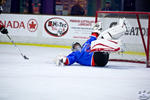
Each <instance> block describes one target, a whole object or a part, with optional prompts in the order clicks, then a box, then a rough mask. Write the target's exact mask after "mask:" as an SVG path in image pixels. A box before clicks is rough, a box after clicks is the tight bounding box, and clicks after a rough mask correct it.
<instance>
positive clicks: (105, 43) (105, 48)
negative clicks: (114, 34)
mask: <svg viewBox="0 0 150 100" xmlns="http://www.w3.org/2000/svg"><path fill="white" fill-rule="evenodd" d="M119 50H121V48H120V45H119V43H118V41H114V40H106V39H100V40H95V41H92V43H91V52H98V51H99V52H101V51H102V52H117V51H119Z"/></svg>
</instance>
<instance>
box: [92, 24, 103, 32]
mask: <svg viewBox="0 0 150 100" xmlns="http://www.w3.org/2000/svg"><path fill="white" fill-rule="evenodd" d="M93 30H97V31H99V32H100V31H101V30H102V23H101V22H97V23H95V25H94V26H93Z"/></svg>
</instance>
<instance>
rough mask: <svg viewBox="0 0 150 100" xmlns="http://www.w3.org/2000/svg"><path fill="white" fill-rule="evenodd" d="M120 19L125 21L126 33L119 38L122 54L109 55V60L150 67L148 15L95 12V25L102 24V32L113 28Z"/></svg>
mask: <svg viewBox="0 0 150 100" xmlns="http://www.w3.org/2000/svg"><path fill="white" fill-rule="evenodd" d="M120 18H125V19H126V21H127V24H128V25H127V31H126V32H125V33H124V35H123V36H122V37H121V43H122V45H121V47H122V48H123V52H120V53H111V54H110V60H112V61H126V62H137V63H145V64H146V66H147V67H150V58H149V55H150V54H149V53H150V49H149V44H150V39H149V38H150V13H148V12H120V11H117V12H116V11H97V12H96V17H95V23H97V22H102V31H104V30H106V29H108V28H110V27H113V26H115V25H116V24H117V23H118V21H119V19H120Z"/></svg>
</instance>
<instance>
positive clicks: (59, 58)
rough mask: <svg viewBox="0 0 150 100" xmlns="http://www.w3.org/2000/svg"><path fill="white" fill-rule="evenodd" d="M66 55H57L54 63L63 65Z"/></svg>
mask: <svg viewBox="0 0 150 100" xmlns="http://www.w3.org/2000/svg"><path fill="white" fill-rule="evenodd" d="M66 59H67V58H66V57H65V56H58V57H57V60H56V65H57V66H64V65H65V62H66Z"/></svg>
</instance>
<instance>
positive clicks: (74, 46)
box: [71, 42, 81, 52]
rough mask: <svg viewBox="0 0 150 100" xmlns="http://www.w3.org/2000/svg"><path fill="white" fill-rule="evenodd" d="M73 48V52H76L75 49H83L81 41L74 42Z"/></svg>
mask: <svg viewBox="0 0 150 100" xmlns="http://www.w3.org/2000/svg"><path fill="white" fill-rule="evenodd" d="M71 50H72V51H73V52H75V51H81V45H80V43H78V42H74V43H72V48H71Z"/></svg>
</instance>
